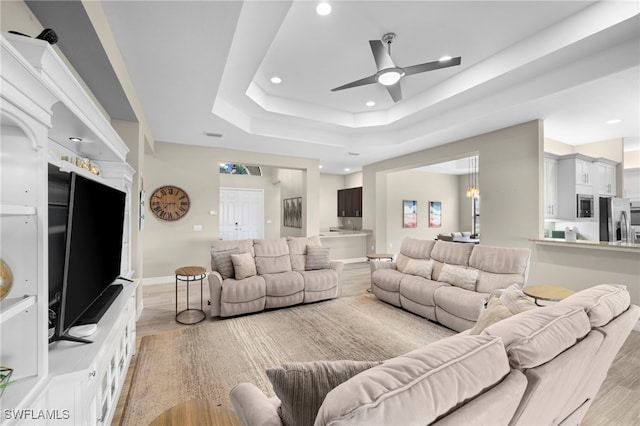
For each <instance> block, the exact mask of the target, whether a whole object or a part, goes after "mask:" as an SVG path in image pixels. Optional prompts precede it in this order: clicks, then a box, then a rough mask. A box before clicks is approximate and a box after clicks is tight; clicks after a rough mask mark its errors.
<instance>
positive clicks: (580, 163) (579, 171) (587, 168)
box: [573, 156, 593, 186]
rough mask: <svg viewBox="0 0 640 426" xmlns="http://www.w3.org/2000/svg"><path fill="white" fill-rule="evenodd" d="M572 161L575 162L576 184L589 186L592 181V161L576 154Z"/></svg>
mask: <svg viewBox="0 0 640 426" xmlns="http://www.w3.org/2000/svg"><path fill="white" fill-rule="evenodd" d="M573 161H574V162H575V165H574V167H575V176H576V185H586V186H591V185H592V183H593V176H592V174H591V168H592V162H591V161H590V160H587V159H582V158H580V157H577V156H576V157H575V158H574V160H573Z"/></svg>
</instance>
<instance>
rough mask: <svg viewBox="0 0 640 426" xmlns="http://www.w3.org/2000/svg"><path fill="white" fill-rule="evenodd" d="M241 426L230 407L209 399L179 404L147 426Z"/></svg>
mask: <svg viewBox="0 0 640 426" xmlns="http://www.w3.org/2000/svg"><path fill="white" fill-rule="evenodd" d="M192 425H193V426H198V425H212V426H218V425H219V426H241V425H242V422H241V421H240V419H239V418H238V416H237V415H236V413H234V412H233V410H232V409H231V408H230V407H227V406H224V405H222V404H217V403H216V402H215V401H212V400H209V399H193V400H191V401H185V402H181V403H180V404H177V405H175V406H173V407H171V408H169V409H168V410H166V411H165V412H164V413H162V414H160V415H159V416H158V417H156V418H155V420H153V421H152V422H151V424H150V425H149V426H192Z"/></svg>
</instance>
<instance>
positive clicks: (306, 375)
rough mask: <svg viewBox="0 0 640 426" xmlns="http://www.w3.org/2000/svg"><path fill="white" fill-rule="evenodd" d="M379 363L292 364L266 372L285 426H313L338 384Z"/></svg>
mask: <svg viewBox="0 0 640 426" xmlns="http://www.w3.org/2000/svg"><path fill="white" fill-rule="evenodd" d="M378 364H381V362H370V361H312V362H292V363H287V364H282V365H281V366H279V367H275V368H270V369H268V370H267V371H266V373H267V377H268V378H269V380H270V381H271V384H272V385H273V390H274V391H275V393H276V396H277V397H278V398H279V399H280V402H281V405H280V417H281V418H282V423H283V424H284V425H285V426H307V425H308V426H312V425H313V422H314V421H315V418H316V416H317V415H318V410H319V409H320V406H321V405H322V402H323V401H324V398H325V397H326V395H327V394H328V393H329V392H330V391H331V390H332V389H333V388H335V387H336V386H338V385H339V384H341V383H343V382H346V381H347V380H349V379H350V378H352V377H353V376H355V375H356V374H358V373H361V372H362V371H365V370H367V369H369V368H371V367H374V366H376V365H378Z"/></svg>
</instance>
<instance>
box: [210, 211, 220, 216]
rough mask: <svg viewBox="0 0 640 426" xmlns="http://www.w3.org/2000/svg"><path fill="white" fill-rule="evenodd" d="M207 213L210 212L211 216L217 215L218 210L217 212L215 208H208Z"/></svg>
mask: <svg viewBox="0 0 640 426" xmlns="http://www.w3.org/2000/svg"><path fill="white" fill-rule="evenodd" d="M209 214H210V215H211V216H217V215H218V212H217V211H216V210H209Z"/></svg>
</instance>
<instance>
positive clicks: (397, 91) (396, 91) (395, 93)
mask: <svg viewBox="0 0 640 426" xmlns="http://www.w3.org/2000/svg"><path fill="white" fill-rule="evenodd" d="M385 87H386V88H387V91H388V92H389V94H390V95H391V98H392V99H393V102H400V101H401V100H402V89H401V88H400V82H397V83H396V84H394V85H392V86H385Z"/></svg>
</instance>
